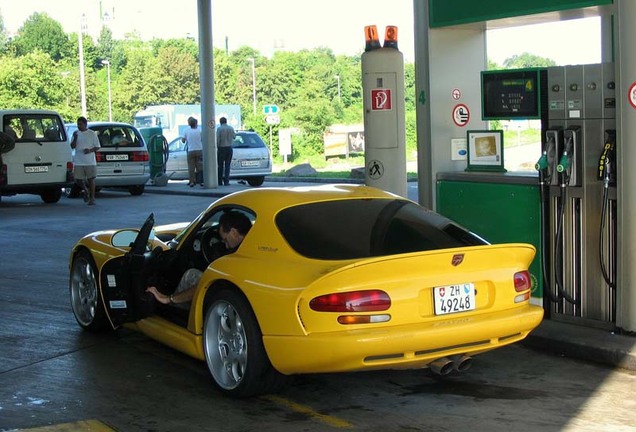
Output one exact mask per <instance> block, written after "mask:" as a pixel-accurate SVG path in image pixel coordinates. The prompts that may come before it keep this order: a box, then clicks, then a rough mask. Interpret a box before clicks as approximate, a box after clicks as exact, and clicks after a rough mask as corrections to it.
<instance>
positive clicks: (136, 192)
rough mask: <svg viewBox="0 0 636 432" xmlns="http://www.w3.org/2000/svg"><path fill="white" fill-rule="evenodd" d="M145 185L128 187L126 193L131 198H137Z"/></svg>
mask: <svg viewBox="0 0 636 432" xmlns="http://www.w3.org/2000/svg"><path fill="white" fill-rule="evenodd" d="M145 188H146V185H135V186H128V192H130V194H131V195H133V196H139V195H141V194H143V193H144V189H145Z"/></svg>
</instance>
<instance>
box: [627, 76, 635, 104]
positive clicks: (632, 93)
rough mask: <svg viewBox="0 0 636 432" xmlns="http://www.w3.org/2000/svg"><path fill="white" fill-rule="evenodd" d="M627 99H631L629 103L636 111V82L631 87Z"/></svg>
mask: <svg viewBox="0 0 636 432" xmlns="http://www.w3.org/2000/svg"><path fill="white" fill-rule="evenodd" d="M627 99H629V103H630V104H631V106H632V107H633V108H634V109H636V82H633V83H632V85H630V86H629V94H628V95H627Z"/></svg>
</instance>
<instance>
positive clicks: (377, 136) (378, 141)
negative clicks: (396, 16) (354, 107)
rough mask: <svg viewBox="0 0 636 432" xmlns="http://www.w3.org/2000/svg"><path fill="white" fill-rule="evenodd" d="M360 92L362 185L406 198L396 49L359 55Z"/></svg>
mask: <svg viewBox="0 0 636 432" xmlns="http://www.w3.org/2000/svg"><path fill="white" fill-rule="evenodd" d="M385 45H386V43H385ZM362 90H363V99H362V100H363V107H364V139H365V149H364V156H365V166H366V169H365V183H366V184H367V185H368V186H373V187H377V188H379V189H383V190H385V191H388V192H393V193H395V194H397V195H400V196H403V197H407V190H406V130H405V115H404V56H403V55H402V53H401V52H400V51H399V50H398V49H397V48H389V47H386V46H385V47H384V48H376V49H372V50H368V51H365V52H364V53H363V54H362Z"/></svg>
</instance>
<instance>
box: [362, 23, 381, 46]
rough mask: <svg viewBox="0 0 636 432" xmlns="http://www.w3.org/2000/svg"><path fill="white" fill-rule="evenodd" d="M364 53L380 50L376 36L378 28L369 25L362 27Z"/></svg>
mask: <svg viewBox="0 0 636 432" xmlns="http://www.w3.org/2000/svg"><path fill="white" fill-rule="evenodd" d="M364 41H365V46H364V50H365V51H372V50H374V49H378V48H381V45H380V37H379V36H378V27H377V26H374V25H369V26H365V27H364Z"/></svg>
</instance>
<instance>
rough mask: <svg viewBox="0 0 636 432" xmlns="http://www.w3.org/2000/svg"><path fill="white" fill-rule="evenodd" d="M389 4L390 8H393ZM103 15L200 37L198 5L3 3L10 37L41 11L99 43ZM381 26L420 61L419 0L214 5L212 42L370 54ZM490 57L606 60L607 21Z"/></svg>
mask: <svg viewBox="0 0 636 432" xmlns="http://www.w3.org/2000/svg"><path fill="white" fill-rule="evenodd" d="M389 5H390V6H389ZM100 10H101V16H108V17H109V19H110V27H111V30H112V31H113V35H114V37H115V38H121V37H123V35H124V34H125V33H127V32H130V31H136V32H137V33H139V35H140V36H141V38H142V39H145V40H148V39H152V38H153V37H157V38H164V39H165V38H172V37H174V38H181V37H186V36H192V37H195V38H197V37H198V22H197V0H179V1H166V0H19V1H18V0H0V14H1V15H2V17H3V19H4V25H5V28H6V29H7V30H8V31H9V33H14V32H16V31H17V30H18V29H19V28H20V27H21V26H22V25H23V24H24V22H25V21H26V19H27V18H28V17H29V16H31V15H32V14H33V13H34V12H46V13H47V14H48V15H49V16H50V17H52V18H53V19H55V20H57V21H59V22H60V23H61V24H62V26H63V27H64V30H65V31H66V32H68V33H70V32H77V31H78V30H79V28H80V22H81V16H82V14H84V15H85V17H86V24H87V32H88V33H89V34H91V35H92V36H94V37H95V38H96V37H97V35H98V34H99V30H100V28H101V24H100ZM372 24H375V25H377V26H378V31H379V33H380V35H381V38H382V37H383V35H384V28H385V27H386V26H387V25H396V26H398V36H399V49H400V50H401V51H402V52H403V54H404V58H405V60H406V61H408V62H413V61H414V60H415V59H414V41H413V33H414V31H413V0H392V1H386V0H320V1H316V2H313V3H311V2H309V1H307V0H267V1H264V0H212V39H213V44H214V46H216V47H219V48H225V46H226V41H227V47H228V48H229V50H230V51H232V50H235V49H237V48H239V47H240V46H243V45H248V46H251V47H253V48H255V49H257V50H259V51H260V52H261V54H263V55H267V56H269V55H271V54H272V53H273V52H274V51H275V50H276V49H285V50H289V51H298V50H300V49H304V48H307V49H312V48H316V47H328V48H331V49H332V51H333V52H334V53H335V54H347V55H355V54H359V53H361V52H362V51H363V50H364V27H365V26H366V25H372ZM487 40H488V57H489V58H490V59H491V60H494V61H495V62H496V63H498V64H502V63H503V61H504V60H505V59H506V58H509V57H511V56H512V55H514V54H521V53H523V52H530V53H532V54H536V55H539V56H542V57H549V58H551V59H553V60H555V61H556V62H557V64H558V65H566V64H586V63H598V62H600V20H599V19H598V18H588V19H583V20H575V21H567V22H560V23H548V24H540V25H530V26H524V27H519V28H513V29H502V30H493V31H489V32H488V39H487Z"/></svg>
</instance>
